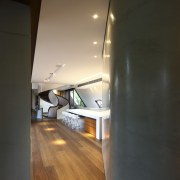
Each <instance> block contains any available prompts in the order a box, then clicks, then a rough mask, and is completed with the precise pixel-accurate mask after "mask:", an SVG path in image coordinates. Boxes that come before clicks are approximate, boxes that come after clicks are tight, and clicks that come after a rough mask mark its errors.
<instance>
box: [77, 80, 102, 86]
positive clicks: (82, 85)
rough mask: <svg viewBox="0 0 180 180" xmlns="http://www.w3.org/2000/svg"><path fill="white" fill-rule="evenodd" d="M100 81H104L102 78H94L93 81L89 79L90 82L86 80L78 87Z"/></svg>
mask: <svg viewBox="0 0 180 180" xmlns="http://www.w3.org/2000/svg"><path fill="white" fill-rule="evenodd" d="M100 81H102V78H99V79H95V80H92V81H88V82H85V83H82V84H78V86H77V87H82V86H85V85H89V84H93V83H96V82H100Z"/></svg>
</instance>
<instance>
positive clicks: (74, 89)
mask: <svg viewBox="0 0 180 180" xmlns="http://www.w3.org/2000/svg"><path fill="white" fill-rule="evenodd" d="M74 90H75V91H76V93H77V95H78V96H79V98H80V99H81V101H82V102H83V104H84V107H87V106H86V104H85V103H84V101H83V100H82V98H81V96H80V95H79V93H78V92H77V90H76V89H75V88H74Z"/></svg>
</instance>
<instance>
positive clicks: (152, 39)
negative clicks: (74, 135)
mask: <svg viewBox="0 0 180 180" xmlns="http://www.w3.org/2000/svg"><path fill="white" fill-rule="evenodd" d="M110 13H112V14H111V19H112V21H113V23H112V24H113V25H112V27H111V34H112V38H111V46H112V48H111V61H110V62H111V66H112V68H111V88H110V90H111V93H110V94H111V103H110V107H111V120H110V122H111V126H110V157H111V159H110V163H111V166H110V179H111V180H177V179H180V170H179V168H180V111H179V110H180V80H179V77H180V38H179V37H180V36H179V35H180V21H179V17H180V1H178V0H171V1H170V0H168V1H162V0H111V8H110ZM112 17H114V18H112Z"/></svg>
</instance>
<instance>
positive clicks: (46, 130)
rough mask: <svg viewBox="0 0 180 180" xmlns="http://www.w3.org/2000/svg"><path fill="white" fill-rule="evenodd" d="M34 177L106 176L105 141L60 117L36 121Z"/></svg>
mask: <svg viewBox="0 0 180 180" xmlns="http://www.w3.org/2000/svg"><path fill="white" fill-rule="evenodd" d="M31 148H32V150H31V151H32V159H31V163H32V180H105V176H104V165H103V160H102V153H101V151H102V150H101V143H100V142H96V141H95V140H94V141H93V140H92V139H88V138H87V137H85V136H83V134H81V133H78V132H75V131H73V130H71V129H69V128H67V127H66V126H64V125H63V124H61V123H59V122H58V121H52V120H51V121H45V122H44V121H42V122H36V123H32V126H31Z"/></svg>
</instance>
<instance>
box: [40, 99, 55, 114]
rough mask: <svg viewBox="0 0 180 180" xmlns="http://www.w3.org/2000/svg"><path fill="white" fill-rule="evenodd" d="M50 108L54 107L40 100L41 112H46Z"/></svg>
mask: <svg viewBox="0 0 180 180" xmlns="http://www.w3.org/2000/svg"><path fill="white" fill-rule="evenodd" d="M50 106H54V105H53V104H51V103H48V102H46V101H44V100H42V99H40V108H43V112H48V109H49V107H50Z"/></svg>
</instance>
